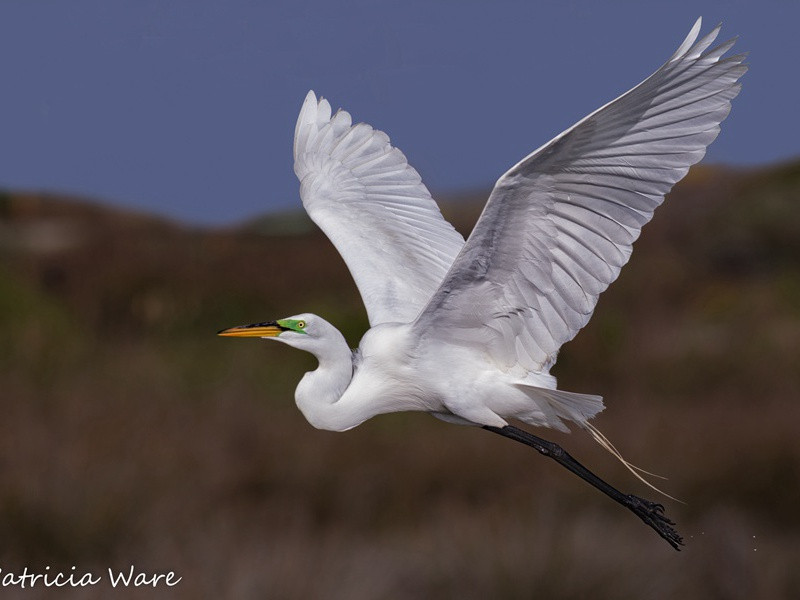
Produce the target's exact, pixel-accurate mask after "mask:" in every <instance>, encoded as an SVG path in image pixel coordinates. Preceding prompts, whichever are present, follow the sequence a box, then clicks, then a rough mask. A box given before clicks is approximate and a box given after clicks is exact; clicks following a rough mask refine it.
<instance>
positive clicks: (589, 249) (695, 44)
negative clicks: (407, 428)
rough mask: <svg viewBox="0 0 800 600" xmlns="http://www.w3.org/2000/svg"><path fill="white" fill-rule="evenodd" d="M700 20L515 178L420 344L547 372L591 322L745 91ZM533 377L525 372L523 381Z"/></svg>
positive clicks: (465, 255) (498, 198)
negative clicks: (466, 348)
mask: <svg viewBox="0 0 800 600" xmlns="http://www.w3.org/2000/svg"><path fill="white" fill-rule="evenodd" d="M700 25H701V21H700V20H699V19H698V21H697V22H696V23H695V25H694V27H693V28H692V30H691V32H690V33H689V35H688V37H687V38H686V40H685V41H684V42H683V43H682V44H681V45H680V46H679V48H678V50H677V51H676V52H675V54H673V55H672V57H670V59H669V60H668V61H667V63H665V64H664V65H663V66H662V67H661V68H660V69H659V70H658V71H656V72H655V73H654V74H653V75H651V76H650V77H648V78H647V79H645V80H644V81H643V82H642V83H641V84H639V85H638V86H636V87H634V88H633V89H632V90H630V91H629V92H627V93H625V94H623V95H622V96H620V97H619V98H617V99H616V100H613V101H612V102H610V103H608V104H606V105H605V106H603V107H601V108H600V109H598V110H596V111H595V112H593V113H592V114H590V115H589V116H587V117H585V118H584V119H582V120H581V121H579V122H578V123H577V124H576V125H574V126H573V127H571V128H569V129H567V130H566V131H565V132H563V133H561V134H560V135H558V136H556V137H555V138H554V139H553V140H551V141H550V142H548V143H547V144H545V145H544V146H542V147H541V148H539V149H538V150H536V151H534V152H533V153H532V154H530V155H529V156H527V157H525V158H524V159H523V160H522V161H520V162H519V163H517V164H516V165H515V166H514V167H512V168H511V169H510V170H509V171H508V172H506V173H505V174H504V175H503V176H502V177H501V178H500V179H499V180H498V181H497V184H496V185H495V187H494V190H493V191H492V193H491V195H490V197H489V201H488V202H487V205H486V208H485V209H484V211H483V214H482V215H481V217H480V219H479V220H478V223H477V225H476V226H475V229H474V230H473V233H472V235H471V236H470V237H469V239H468V240H467V243H466V245H465V246H464V247H463V249H462V250H461V252H460V254H459V255H458V257H457V258H456V260H455V262H454V264H453V266H452V267H451V269H450V271H449V272H448V274H447V275H446V276H445V279H444V281H443V282H442V285H441V286H440V287H439V289H438V290H437V292H436V293H435V294H434V296H433V298H432V299H431V301H430V303H428V305H427V306H426V307H425V309H424V310H423V311H422V313H421V314H420V316H419V317H418V319H417V320H416V322H415V328H416V330H417V332H418V335H419V336H420V338H421V339H425V338H426V336H430V339H450V340H451V341H452V342H455V343H469V344H471V345H473V346H475V345H482V346H483V347H484V349H485V351H486V352H487V354H489V355H490V356H491V357H492V359H493V360H494V361H495V362H496V363H498V364H499V365H500V366H501V367H503V368H506V369H508V370H511V369H515V368H519V367H522V369H523V371H527V372H543V371H544V372H546V371H548V370H549V369H550V367H551V366H552V364H553V363H554V362H555V359H556V355H557V353H558V350H559V348H560V347H561V345H562V344H563V343H564V342H566V341H568V340H570V339H572V338H573V337H574V336H575V334H576V333H577V332H578V331H579V330H580V329H581V328H582V327H583V326H584V325H585V324H586V323H587V322H588V320H589V318H590V317H591V314H592V312H593V311H594V308H595V306H596V304H597V299H598V296H599V294H600V293H602V292H603V291H604V290H605V289H606V288H607V287H608V285H609V284H610V283H611V282H612V281H614V280H615V279H616V278H617V276H618V275H619V272H620V269H621V268H622V267H623V266H624V265H625V263H627V261H628V259H629V257H630V254H631V250H632V244H633V242H634V241H635V240H636V238H637V237H638V236H639V233H640V231H641V228H642V226H643V225H645V224H646V223H647V222H648V221H649V220H650V219H651V218H652V216H653V211H654V210H655V209H656V207H657V206H659V205H660V204H661V202H662V201H663V199H664V195H665V194H666V193H667V192H669V190H670V189H671V188H672V186H673V185H674V184H675V183H676V182H677V181H678V180H679V179H681V178H682V177H683V176H684V175H685V174H686V172H687V171H688V169H689V167H690V166H691V165H693V164H695V163H697V162H698V161H699V160H701V159H702V157H703V156H704V154H705V151H706V147H707V146H708V145H709V144H710V143H711V142H712V141H713V140H714V139H715V138H716V136H717V134H718V133H719V124H720V123H721V122H722V120H723V119H725V117H726V116H727V115H728V113H729V111H730V101H731V100H732V99H733V98H734V97H735V96H736V95H737V94H738V92H739V88H740V86H739V84H738V83H737V81H738V79H739V78H740V77H741V76H742V75H743V74H744V72H745V71H746V68H747V67H746V66H745V65H743V64H742V61H743V59H744V55H736V56H730V57H727V58H724V55H725V53H726V52H728V51H729V50H730V49H731V48H732V47H733V44H734V42H735V39H733V40H729V41H727V42H724V43H722V44H720V45H718V46H716V47H711V46H712V44H713V43H714V41H715V39H716V37H717V35H718V33H719V27H716V28H715V29H713V30H712V31H711V32H710V33H708V34H707V35H705V36H703V37H702V38H701V39H700V40H699V41H698V39H697V38H698V34H699V32H700ZM523 375H524V373H523Z"/></svg>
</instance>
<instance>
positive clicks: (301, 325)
mask: <svg viewBox="0 0 800 600" xmlns="http://www.w3.org/2000/svg"><path fill="white" fill-rule="evenodd" d="M297 328H298V329H305V328H306V322H305V321H298V322H297Z"/></svg>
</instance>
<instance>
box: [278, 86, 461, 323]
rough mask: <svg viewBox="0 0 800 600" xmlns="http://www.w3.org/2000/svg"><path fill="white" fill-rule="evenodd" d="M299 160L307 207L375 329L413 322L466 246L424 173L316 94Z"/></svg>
mask: <svg viewBox="0 0 800 600" xmlns="http://www.w3.org/2000/svg"><path fill="white" fill-rule="evenodd" d="M294 160H295V163H294V170H295V173H296V174H297V177H298V179H299V180H300V196H301V198H302V200H303V205H304V206H305V208H306V210H307V211H308V214H309V216H310V217H311V219H312V220H313V221H314V222H315V223H316V224H317V225H319V227H320V228H321V229H322V230H323V231H324V232H325V234H326V235H327V236H328V238H330V240H331V241H332V242H333V244H334V246H336V249H337V250H338V251H339V253H340V254H341V255H342V258H343V259H344V261H345V263H346V264H347V267H348V268H349V269H350V273H351V274H352V275H353V279H354V280H355V282H356V285H357V286H358V289H359V292H360V293H361V297H362V298H363V300H364V305H365V306H366V309H367V315H368V317H369V321H370V324H371V325H373V326H374V325H377V324H378V323H385V322H409V321H411V320H413V319H414V318H415V317H416V316H417V315H418V314H419V311H420V310H421V309H422V307H423V306H424V305H425V304H426V303H427V302H428V300H429V299H430V297H431V296H432V295H433V292H434V291H435V290H436V289H437V287H438V286H439V284H440V283H441V281H442V279H443V278H444V275H445V274H446V273H447V270H448V269H449V268H450V265H451V264H452V263H453V260H454V259H455V257H456V255H457V254H458V252H459V251H460V250H461V247H462V246H463V245H464V239H463V238H462V237H461V235H460V234H459V233H458V232H456V230H455V229H453V227H452V226H451V225H450V224H449V223H448V222H447V221H445V220H444V218H443V217H442V215H441V213H440V212H439V208H438V206H437V205H436V203H435V202H434V200H433V198H431V195H430V193H429V192H428V190H427V189H426V188H425V186H424V185H423V183H422V180H421V178H420V176H419V174H418V173H417V172H416V171H415V170H414V169H413V168H412V167H411V166H410V165H409V164H408V162H407V161H406V157H405V156H404V155H403V153H402V152H401V151H400V150H398V149H397V148H394V147H392V145H391V143H390V141H389V137H388V136H387V135H386V134H385V133H383V132H382V131H378V130H376V129H373V128H372V127H370V126H369V125H366V124H364V123H358V124H356V125H353V124H352V119H351V117H350V115H349V114H348V113H347V112H346V111H343V110H340V111H338V112H337V113H336V114H334V115H333V116H331V107H330V104H329V103H328V101H327V100H325V99H319V100H317V97H316V95H315V94H314V92H309V93H308V95H307V96H306V99H305V102H304V103H303V107H302V108H301V109H300V116H299V117H298V119H297V126H296V128H295V141H294Z"/></svg>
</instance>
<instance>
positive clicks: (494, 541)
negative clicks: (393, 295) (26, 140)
mask: <svg viewBox="0 0 800 600" xmlns="http://www.w3.org/2000/svg"><path fill="white" fill-rule="evenodd" d="M484 197H485V194H480V193H476V194H463V195H459V196H457V197H456V196H454V197H446V198H444V199H443V200H442V205H443V212H445V216H446V217H448V218H449V219H451V220H452V221H453V222H454V223H455V224H456V225H457V227H458V228H459V229H460V230H461V231H462V232H468V231H469V229H470V227H471V226H472V224H473V223H474V220H475V219H476V218H477V216H478V214H479V212H480V209H481V202H482V200H481V198H484ZM301 311H311V312H316V313H319V314H321V315H323V316H325V317H326V318H328V319H329V320H330V321H331V322H333V323H334V324H336V325H337V326H339V327H340V328H341V329H342V330H343V332H344V333H345V335H346V337H347V338H348V341H349V342H350V343H351V344H352V345H353V346H355V345H356V344H357V343H358V339H359V337H360V335H361V334H362V333H363V332H364V330H365V329H366V327H367V322H366V317H365V314H364V311H363V308H362V306H361V302H360V298H359V297H358V294H357V291H356V289H355V286H354V285H353V283H352V280H351V279H350V276H349V274H348V272H347V270H346V267H345V266H344V264H343V262H342V261H341V259H340V258H339V256H338V254H337V253H336V252H335V250H334V249H333V248H332V246H331V245H330V243H329V242H328V241H327V239H326V238H325V237H324V236H323V235H322V234H321V233H320V232H319V231H318V230H316V229H315V228H314V227H313V226H312V225H311V224H310V223H309V222H308V220H307V219H306V217H305V216H304V215H302V214H301V213H297V214H286V215H273V216H265V217H263V218H260V219H255V220H253V221H252V222H249V223H245V224H242V225H241V226H240V227H236V228H228V229H217V230H213V229H197V228H187V227H184V226H182V225H180V224H176V223H172V222H169V221H165V220H162V219H159V218H156V217H152V216H149V215H141V214H131V213H126V212H124V211H118V210H111V209H108V208H106V207H103V206H101V205H99V204H92V203H88V202H85V201H81V200H78V199H69V198H58V197H51V196H43V195H35V194H20V193H14V192H6V193H4V194H2V195H0V331H2V339H3V341H4V343H3V345H2V346H0V382H2V396H1V398H2V411H3V418H2V419H0V478H1V479H2V481H3V486H2V487H0V540H2V542H0V567H2V568H3V569H5V571H4V573H5V572H9V571H13V570H14V569H21V568H22V567H23V566H26V565H27V566H28V567H29V569H30V568H32V569H39V571H40V572H41V570H42V569H44V566H45V565H52V566H53V569H56V568H61V569H66V570H69V568H70V567H71V566H72V565H77V566H78V569H79V570H80V572H85V571H86V570H93V569H94V570H95V571H96V572H100V571H105V569H106V568H107V567H109V566H112V567H118V568H127V567H128V566H129V565H131V564H134V565H136V566H137V567H138V568H142V569H150V570H160V571H170V570H174V571H176V572H177V573H178V574H179V575H182V576H183V580H182V582H181V584H180V585H179V586H177V587H175V588H172V589H171V590H169V595H165V596H164V597H186V598H195V597H230V598H262V597H270V598H272V597H276V598H309V597H320V598H322V597H324V598H348V599H352V598H420V597H426V598H437V597H454V596H460V597H465V598H471V597H476V598H477V597H509V598H516V597H530V596H532V595H533V593H534V592H536V593H537V594H538V595H541V596H542V597H546V598H552V599H558V598H575V597H593V598H602V597H608V598H643V597H646V598H665V599H666V598H675V597H681V598H684V599H690V598H709V597H718V598H755V597H761V598H768V597H770V598H780V597H792V596H794V595H796V594H797V593H800V576H798V574H797V570H796V568H794V566H795V565H796V564H798V562H799V561H800V517H798V513H797V512H796V510H795V508H796V506H797V505H798V504H800V477H799V476H798V475H800V442H798V438H797V433H796V430H797V425H796V423H797V422H798V419H799V418H800V403H799V402H798V400H799V399H800V369H798V368H797V362H798V357H800V163H791V164H786V165H782V166H778V167H774V168H769V169H766V168H765V169H758V170H749V171H736V170H730V169H723V168H711V167H701V168H695V169H693V170H692V172H691V173H690V175H689V176H688V177H687V179H686V180H685V181H684V182H683V183H681V184H680V185H679V186H678V187H677V188H676V190H675V191H674V192H673V193H672V194H671V196H670V197H669V198H668V200H667V202H666V203H665V204H664V206H663V207H661V208H660V209H659V210H658V211H657V213H656V217H655V219H654V221H653V222H652V223H651V224H650V225H648V226H647V227H646V228H645V230H644V233H643V235H642V238H641V240H639V241H638V242H637V243H636V245H635V252H634V253H633V258H632V260H631V262H630V264H629V265H628V266H627V267H626V268H625V269H624V270H623V271H622V275H621V277H620V279H619V280H618V281H617V282H616V283H615V284H614V285H612V287H611V288H610V289H609V290H608V291H607V292H606V293H605V294H604V295H603V296H602V298H601V300H600V303H599V305H598V309H597V311H596V313H595V316H594V317H593V319H592V321H591V322H590V324H589V325H588V326H587V327H586V328H585V330H584V331H582V332H581V333H580V334H579V335H578V337H577V338H576V339H575V340H574V341H573V342H570V343H569V344H567V345H566V346H565V347H564V349H563V351H562V353H561V355H560V358H559V361H558V364H557V365H556V367H555V369H554V373H555V374H556V375H557V376H558V378H559V382H560V386H561V387H563V388H564V389H569V390H574V391H580V392H591V393H599V394H602V395H603V396H604V397H605V399H606V405H607V407H608V408H607V409H606V411H605V412H604V413H603V414H602V415H600V417H599V418H598V419H597V420H596V424H597V426H598V427H599V428H600V429H602V430H603V431H604V432H605V433H606V435H607V436H608V437H609V438H610V439H611V440H613V441H614V443H615V445H616V446H617V447H618V448H619V449H620V450H621V451H622V453H623V454H624V455H625V456H626V457H627V458H629V459H630V460H631V461H633V462H634V463H635V464H639V465H641V466H643V467H645V468H647V469H648V470H651V471H654V472H656V473H660V474H665V475H668V476H669V481H667V482H663V487H664V488H665V489H666V491H668V492H669V493H670V494H672V495H674V496H676V497H677V498H680V499H682V500H683V501H685V502H686V504H679V503H676V502H672V501H669V502H665V504H666V505H667V514H668V515H670V516H671V517H672V518H673V519H675V520H676V521H677V522H678V525H679V527H678V528H679V530H680V531H681V533H682V534H683V535H684V537H685V539H686V542H687V548H686V549H685V551H684V552H682V553H680V554H678V553H675V552H673V551H671V550H670V549H669V548H668V547H667V546H666V544H664V543H663V542H662V541H661V540H659V539H658V538H657V537H656V536H655V535H654V534H653V533H652V532H651V531H649V530H648V529H646V528H645V527H643V526H642V525H641V524H640V523H639V522H638V521H637V520H636V519H635V518H633V517H631V516H630V515H629V514H628V513H627V512H626V511H624V510H623V509H620V508H619V507H617V506H616V505H614V504H613V503H611V502H610V501H608V500H607V499H606V498H604V497H603V496H601V495H600V494H599V493H596V492H595V491H594V490H592V489H591V488H589V487H588V486H586V485H585V484H583V483H582V482H580V481H579V480H577V479H576V478H573V477H571V476H570V475H568V474H567V473H566V472H564V471H563V470H562V469H559V468H558V467H556V466H554V465H551V464H549V462H548V461H545V460H544V459H542V458H540V457H539V456H537V455H536V454H535V453H534V452H529V451H527V450H526V449H524V448H522V447H521V446H519V447H515V446H517V445H515V444H511V443H510V442H507V441H505V440H501V439H499V438H498V439H495V437H496V436H490V435H488V434H485V433H484V432H481V431H477V430H472V429H469V428H462V427H455V426H448V425H445V424H443V423H440V422H438V421H435V420H434V419H431V418H430V417H428V416H426V415H417V414H401V415H387V416H383V417H379V418H376V419H374V420H373V421H370V422H368V423H366V424H364V425H363V426H361V427H359V428H357V429H355V430H353V431H350V432H347V433H344V434H331V433H327V432H319V431H315V430H313V429H312V428H311V427H310V426H309V425H308V424H307V423H306V422H305V421H304V420H303V418H302V416H301V415H300V413H299V412H298V411H297V409H296V408H295V407H294V404H293V399H292V398H293V396H292V394H293V389H294V386H295V385H296V382H297V381H298V380H299V378H300V376H301V375H302V373H303V372H304V371H305V370H308V369H310V368H313V364H314V363H313V360H312V359H311V358H310V357H309V356H306V355H304V354H303V353H300V352H297V351H294V350H292V349H290V348H286V347H283V346H279V345H278V344H268V343H265V342H262V341H260V340H251V341H239V340H235V341H234V340H226V339H219V338H217V337H216V336H215V335H214V333H215V332H216V331H217V330H219V329H221V328H223V327H226V326H230V325H235V324H241V323H247V322H253V321H258V320H265V319H270V318H278V317H282V316H287V315H291V314H295V313H298V312H301ZM539 433H541V434H542V435H543V436H544V437H546V438H548V439H553V440H554V441H557V442H558V443H561V444H562V445H564V446H565V447H566V448H567V449H568V450H569V451H570V452H572V453H573V454H574V455H575V456H576V457H578V458H579V459H580V460H582V461H583V462H585V463H586V464H587V466H589V467H590V468H592V469H593V470H595V471H596V472H598V473H599V474H602V475H604V476H605V477H606V478H607V479H608V480H609V481H610V482H611V483H613V484H615V485H617V486H618V487H620V488H621V489H623V490H629V491H631V492H633V493H638V494H641V495H644V496H647V497H651V496H652V492H651V491H649V490H646V489H645V488H643V486H641V485H640V484H639V483H638V482H636V481H635V480H633V478H632V477H631V476H630V475H629V474H628V473H627V472H626V471H625V470H624V469H622V468H621V467H620V466H619V465H618V463H616V462H615V461H614V460H613V459H612V458H610V457H609V456H608V455H606V454H605V453H604V452H602V450H600V449H599V448H598V447H597V446H595V445H594V444H593V443H592V442H591V441H590V440H588V439H587V436H585V435H583V434H581V433H577V432H576V433H574V434H572V435H563V434H558V433H553V432H549V431H548V432H539ZM40 591H41V594H40V595H36V592H35V590H33V591H31V594H30V595H26V596H25V597H26V598H28V597H30V598H36V597H56V596H48V595H47V594H46V593H45V591H42V590H40ZM107 592H108V589H107V588H105V587H102V586H97V587H96V588H92V589H89V590H82V591H81V593H83V594H86V593H88V594H89V595H88V596H86V595H81V596H78V595H75V597H106V593H107ZM93 593H94V594H95V595H92V594H93ZM65 595H66V597H72V596H70V595H69V593H65ZM118 596H119V597H123V598H124V597H139V596H137V595H135V593H134V591H131V595H130V596H126V594H125V592H124V591H120V590H115V591H114V597H115V598H116V597H118ZM57 597H61V596H57Z"/></svg>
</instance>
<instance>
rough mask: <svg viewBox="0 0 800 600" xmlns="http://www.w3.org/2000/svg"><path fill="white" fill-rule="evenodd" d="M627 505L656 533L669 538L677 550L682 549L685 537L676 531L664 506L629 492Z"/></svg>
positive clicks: (669, 541) (668, 540)
mask: <svg viewBox="0 0 800 600" xmlns="http://www.w3.org/2000/svg"><path fill="white" fill-rule="evenodd" d="M625 505H626V506H627V507H628V508H629V509H631V510H632V511H633V512H634V513H635V514H636V516H638V517H639V518H640V519H641V520H642V521H644V522H645V523H647V524H648V525H649V526H650V527H652V528H653V529H655V531H656V533H658V535H660V536H661V537H662V538H664V539H665V540H667V542H668V543H669V545H670V546H672V547H673V548H675V550H680V546H683V538H682V537H681V536H680V534H679V533H678V532H677V531H675V528H674V527H673V525H675V523H673V522H672V521H671V520H669V519H668V518H667V517H666V516H665V515H664V506H663V505H661V504H658V503H657V502H651V501H650V500H645V499H644V498H640V497H639V496H634V495H633V494H628V495H627V497H626V501H625Z"/></svg>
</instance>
